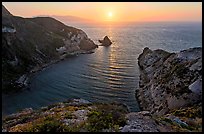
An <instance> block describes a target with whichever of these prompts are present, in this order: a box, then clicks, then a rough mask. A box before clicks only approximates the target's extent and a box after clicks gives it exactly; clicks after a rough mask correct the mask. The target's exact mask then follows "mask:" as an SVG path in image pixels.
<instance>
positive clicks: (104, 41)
mask: <svg viewBox="0 0 204 134" xmlns="http://www.w3.org/2000/svg"><path fill="white" fill-rule="evenodd" d="M99 42H100V43H102V44H101V45H102V46H110V45H111V44H112V42H111V40H110V39H109V38H108V36H105V37H104V38H103V40H99Z"/></svg>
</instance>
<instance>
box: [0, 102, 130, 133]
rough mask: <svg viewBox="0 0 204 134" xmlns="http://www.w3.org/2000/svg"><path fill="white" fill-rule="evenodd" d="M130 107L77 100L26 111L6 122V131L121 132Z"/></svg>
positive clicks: (8, 117)
mask: <svg viewBox="0 0 204 134" xmlns="http://www.w3.org/2000/svg"><path fill="white" fill-rule="evenodd" d="M126 113H128V110H127V107H126V106H124V105H122V104H116V103H109V104H106V103H90V102H89V101H86V100H83V99H73V100H69V101H66V102H62V103H57V104H53V105H50V106H47V107H42V108H41V109H39V110H32V109H31V108H30V109H25V110H23V111H21V112H19V113H15V114H12V115H9V116H7V117H6V118H4V119H3V126H2V131H4V132H97V131H100V132H104V131H107V130H109V131H119V127H122V126H124V125H125V123H126V119H125V114H126Z"/></svg>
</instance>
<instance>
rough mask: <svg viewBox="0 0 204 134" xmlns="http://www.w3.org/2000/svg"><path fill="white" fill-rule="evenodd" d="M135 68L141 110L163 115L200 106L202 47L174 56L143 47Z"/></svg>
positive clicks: (174, 54)
mask: <svg viewBox="0 0 204 134" xmlns="http://www.w3.org/2000/svg"><path fill="white" fill-rule="evenodd" d="M138 65H139V67H140V81H139V88H138V89H137V90H136V98H137V100H138V101H139V104H140V107H141V109H142V110H148V111H150V112H151V113H153V114H157V115H164V114H166V113H168V112H169V111H170V110H174V109H179V108H184V107H188V106H192V105H196V104H199V103H201V102H202V48H201V47H198V48H190V49H187V50H183V51H180V52H177V53H169V52H167V51H164V50H161V49H157V50H151V49H149V48H147V47H146V48H144V50H143V52H142V54H140V55H139V57H138Z"/></svg>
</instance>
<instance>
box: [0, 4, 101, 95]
mask: <svg viewBox="0 0 204 134" xmlns="http://www.w3.org/2000/svg"><path fill="white" fill-rule="evenodd" d="M96 47H97V45H96V44H94V42H93V41H92V40H91V39H89V38H88V36H87V35H86V33H85V32H84V31H82V30H80V29H77V28H74V27H70V26H66V25H64V24H63V23H61V22H59V21H57V20H55V19H54V18H50V17H36V18H22V17H19V16H13V15H12V14H11V13H10V12H9V11H8V10H7V9H6V8H5V7H4V6H3V5H2V69H3V70H2V84H3V85H2V87H3V91H4V92H5V91H9V90H10V89H12V90H13V89H16V88H17V87H21V86H22V85H24V84H26V81H27V73H28V72H30V71H31V70H32V69H33V68H34V67H39V68H40V67H41V66H43V65H45V64H46V63H50V62H53V61H56V60H59V59H63V58H64V57H66V55H70V54H78V53H85V52H86V51H90V50H92V49H95V48H96Z"/></svg>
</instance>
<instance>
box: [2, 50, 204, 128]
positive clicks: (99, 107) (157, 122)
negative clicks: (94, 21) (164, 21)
mask: <svg viewBox="0 0 204 134" xmlns="http://www.w3.org/2000/svg"><path fill="white" fill-rule="evenodd" d="M138 64H139V66H140V69H141V70H140V83H139V88H138V89H137V91H136V97H137V100H138V101H139V104H140V107H141V111H140V112H130V111H129V110H128V108H127V107H126V106H125V105H123V104H120V103H91V102H89V101H87V100H83V99H73V100H69V101H65V102H61V103H56V104H53V105H50V106H46V107H42V108H40V109H38V110H33V109H31V108H28V109H25V110H23V111H20V112H18V113H15V114H11V115H8V116H6V117H3V120H2V122H3V125H2V131H3V132H39V131H40V132H45V131H47V132H202V96H201V95H202V78H201V77H202V73H201V72H202V48H190V49H187V50H183V51H180V52H178V53H169V52H166V51H164V50H161V49H158V50H150V49H149V48H145V49H144V50H143V53H142V54H141V55H140V56H139V57H138Z"/></svg>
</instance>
